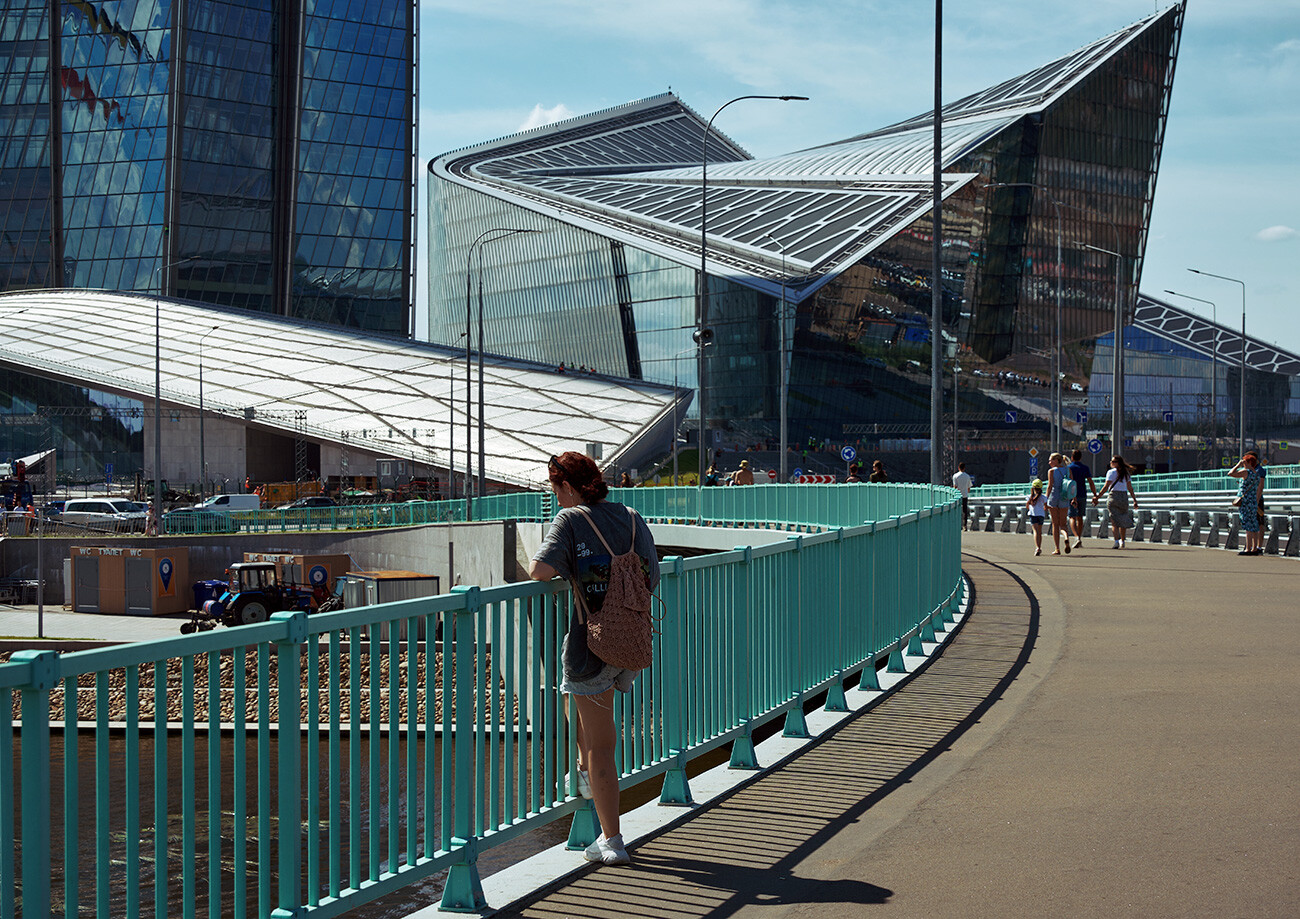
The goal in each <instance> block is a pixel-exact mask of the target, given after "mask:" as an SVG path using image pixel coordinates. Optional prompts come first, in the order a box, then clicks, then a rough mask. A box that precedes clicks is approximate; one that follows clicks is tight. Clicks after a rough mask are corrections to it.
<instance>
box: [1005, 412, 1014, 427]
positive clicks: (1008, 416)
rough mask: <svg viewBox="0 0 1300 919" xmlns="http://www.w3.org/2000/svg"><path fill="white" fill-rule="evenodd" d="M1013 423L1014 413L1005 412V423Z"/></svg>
mask: <svg viewBox="0 0 1300 919" xmlns="http://www.w3.org/2000/svg"><path fill="white" fill-rule="evenodd" d="M1015 423H1016V413H1015V412H1007V424H1015Z"/></svg>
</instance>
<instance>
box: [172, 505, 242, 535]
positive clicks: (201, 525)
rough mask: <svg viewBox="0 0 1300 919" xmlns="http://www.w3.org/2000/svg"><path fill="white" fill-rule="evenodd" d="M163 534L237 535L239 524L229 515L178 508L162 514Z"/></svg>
mask: <svg viewBox="0 0 1300 919" xmlns="http://www.w3.org/2000/svg"><path fill="white" fill-rule="evenodd" d="M163 532H164V533H168V534H186V533H238V532H239V523H238V522H237V521H236V520H234V519H232V518H231V516H230V515H229V514H225V513H222V512H221V511H210V510H205V509H203V508H202V507H180V508H177V509H176V510H174V511H169V512H168V513H166V514H163Z"/></svg>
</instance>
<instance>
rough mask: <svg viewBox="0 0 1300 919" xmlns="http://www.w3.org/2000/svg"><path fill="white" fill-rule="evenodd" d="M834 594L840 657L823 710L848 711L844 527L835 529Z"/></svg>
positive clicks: (837, 645) (837, 647) (838, 653)
mask: <svg viewBox="0 0 1300 919" xmlns="http://www.w3.org/2000/svg"><path fill="white" fill-rule="evenodd" d="M832 595H833V596H834V597H835V600H836V604H835V606H836V621H837V622H838V624H839V637H838V641H837V643H836V654H837V655H838V658H837V659H836V661H835V670H836V674H835V682H833V683H831V685H830V688H829V689H827V690H826V705H825V706H824V707H823V709H822V711H827V712H847V711H848V710H849V702H848V699H847V698H846V697H845V695H844V654H845V645H846V643H847V642H846V637H845V634H844V607H845V605H846V602H847V600H846V598H845V596H844V528H843V527H838V528H837V529H836V530H835V590H834V591H833V593H832Z"/></svg>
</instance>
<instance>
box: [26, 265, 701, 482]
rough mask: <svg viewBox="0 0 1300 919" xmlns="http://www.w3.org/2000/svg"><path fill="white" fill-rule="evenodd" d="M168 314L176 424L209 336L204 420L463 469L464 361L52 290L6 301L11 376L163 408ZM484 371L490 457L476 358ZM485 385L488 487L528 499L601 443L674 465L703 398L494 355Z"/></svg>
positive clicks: (246, 319) (622, 458)
mask: <svg viewBox="0 0 1300 919" xmlns="http://www.w3.org/2000/svg"><path fill="white" fill-rule="evenodd" d="M155 307H157V308H158V311H159V319H160V326H159V327H160V330H161V335H160V338H159V346H160V347H159V351H160V353H159V365H160V368H161V392H162V400H163V403H164V410H165V409H166V407H167V406H169V405H170V406H185V407H193V408H197V407H198V405H199V340H200V338H202V339H203V348H202V349H203V360H202V367H203V370H202V378H203V408H204V411H205V412H207V413H211V415H213V416H224V417H226V418H229V419H231V420H235V421H239V422H241V423H247V424H249V425H251V426H259V427H263V428H267V429H271V430H276V431H278V432H280V433H283V434H286V435H289V436H298V435H306V437H308V438H311V439H314V440H320V441H322V442H326V443H332V444H345V445H348V446H350V447H351V448H353V449H356V450H365V451H367V452H373V453H377V454H380V455H384V456H395V457H402V458H407V459H411V460H414V461H415V462H418V463H424V464H428V465H433V466H439V467H444V468H445V467H446V466H447V463H448V459H449V456H450V453H451V451H452V449H454V450H455V453H456V457H457V459H456V466H457V468H463V467H464V457H465V445H466V417H467V411H466V393H467V379H466V358H465V352H464V351H456V350H452V349H449V348H444V347H438V346H434V345H427V344H421V343H416V342H411V341H408V340H406V339H399V338H388V337H383V336H377V335H367V334H364V333H358V332H356V331H354V330H347V329H342V328H336V327H333V326H321V325H314V324H310V323H306V322H298V321H293V320H286V319H278V318H275V317H271V316H267V315H266V314H265V313H255V312H245V311H242V310H223V309H217V308H214V307H211V306H208V305H206V304H198V303H192V302H189V301H178V300H169V299H166V298H164V299H162V300H158V301H156V300H155V299H154V298H153V297H150V296H148V295H141V294H130V293H118V292H108V291H87V290H53V291H39V292H24V293H16V294H5V295H0V366H3V367H8V368H11V369H14V370H20V371H23V372H26V373H32V374H36V375H39V376H46V377H52V378H55V379H59V380H63V381H65V382H69V383H73V384H75V385H79V386H85V387H88V388H92V389H96V390H102V391H105V392H109V393H116V394H120V395H124V396H128V397H130V398H133V399H139V400H141V401H143V402H144V403H145V405H146V408H149V407H151V404H152V400H153V395H154V340H155V335H154V329H155V325H154V316H155V312H154V311H155ZM473 364H474V366H473V369H472V374H471V379H470V381H468V382H469V385H470V388H472V392H473V399H474V406H473V407H472V408H471V410H470V416H471V425H472V427H473V433H472V437H473V444H474V449H475V451H476V452H477V445H478V432H477V424H478V410H477V392H478V355H477V354H475V355H474V362H473ZM483 375H484V389H485V398H484V401H485V404H486V412H485V423H484V428H485V430H484V436H485V453H486V466H487V477H488V478H489V479H491V480H495V481H499V482H504V483H508V484H513V485H520V486H535V487H544V486H545V483H546V460H547V459H548V458H549V457H550V456H551V455H552V454H555V453H559V452H562V451H564V450H579V451H582V450H583V449H584V448H585V445H586V444H588V443H598V444H600V445H601V447H602V453H603V462H604V463H605V464H612V463H619V464H621V465H625V466H630V465H635V464H636V462H637V461H638V459H644V457H645V456H646V454H647V453H656V452H657V453H658V454H662V453H663V452H664V451H666V450H667V448H668V445H669V444H671V437H672V427H673V424H672V422H673V420H674V418H675V417H676V418H680V416H681V414H682V413H683V412H684V410H685V403H686V402H689V400H690V391H689V390H680V389H678V390H674V388H673V387H670V386H662V385H658V384H653V383H644V382H640V381H636V380H626V379H620V378H612V377H603V376H594V375H577V374H572V373H570V374H559V373H557V372H555V370H554V369H553V368H549V367H543V366H540V365H537V364H532V363H528V362H525V361H518V360H510V359H506V358H500V357H493V356H487V357H486V358H485V360H484V368H483ZM674 403H680V404H679V405H678V407H677V408H676V410H675V413H674ZM452 426H454V427H452Z"/></svg>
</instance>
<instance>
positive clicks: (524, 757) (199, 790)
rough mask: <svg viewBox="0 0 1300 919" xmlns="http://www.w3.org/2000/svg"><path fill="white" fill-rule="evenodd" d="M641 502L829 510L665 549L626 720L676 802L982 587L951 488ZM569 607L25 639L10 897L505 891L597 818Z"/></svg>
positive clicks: (682, 511) (682, 496)
mask: <svg viewBox="0 0 1300 919" xmlns="http://www.w3.org/2000/svg"><path fill="white" fill-rule="evenodd" d="M617 497H620V498H623V499H625V500H627V501H628V502H629V503H631V504H633V505H634V506H637V507H639V508H640V509H641V510H642V512H643V513H644V514H645V515H646V516H647V517H650V518H654V519H683V520H691V519H702V520H703V522H705V523H711V524H726V525H736V524H739V525H749V524H758V525H764V524H775V523H781V524H794V525H797V526H801V527H807V529H808V531H807V532H799V533H792V534H790V535H788V537H787V538H786V539H785V540H783V541H781V542H779V543H776V544H772V545H765V546H762V547H741V548H737V549H735V550H733V551H729V552H723V553H718V554H715V555H709V556H702V557H698V558H692V559H682V558H676V557H674V558H668V559H665V560H664V562H663V565H662V568H663V580H662V583H661V585H660V589H659V594H660V596H661V597H662V600H663V610H662V612H663V618H662V620H661V622H660V624H659V629H660V631H659V633H658V635H657V637H656V648H655V659H654V664H653V665H652V667H650V668H649V669H648V670H647V671H646V672H645V673H643V674H642V676H641V678H640V679H639V680H638V681H637V682H636V684H635V685H634V687H633V689H632V691H631V692H630V693H627V694H624V695H621V696H619V698H618V699H617V700H616V705H617V710H616V714H617V717H618V719H619V722H620V743H619V748H618V764H619V768H620V772H621V774H622V776H623V778H622V785H623V786H624V787H627V786H630V785H632V784H636V783H639V782H643V781H646V780H647V779H649V778H652V777H656V776H662V777H663V789H662V793H661V801H663V802H665V803H682V802H688V801H690V796H691V792H690V787H689V783H688V782H687V779H686V773H685V766H686V764H687V763H688V761H689V760H690V759H691V758H693V757H695V756H698V755H700V754H702V753H704V752H707V751H709V750H711V749H714V748H716V747H718V746H720V745H722V744H731V745H732V751H731V762H732V765H734V766H737V767H752V766H754V765H755V762H754V759H755V754H754V746H753V742H752V735H753V732H754V730H755V729H756V728H757V727H758V726H760V725H762V724H763V723H765V722H766V721H769V720H771V719H774V718H784V719H785V722H784V729H785V731H786V733H787V734H791V735H801V734H802V735H806V733H807V731H806V726H805V725H804V714H803V713H804V705H805V704H806V703H807V702H808V700H810V699H811V698H812V697H814V696H816V695H818V694H820V693H822V692H825V693H826V694H827V702H826V706H827V708H829V709H832V710H834V709H842V708H843V707H844V684H845V681H846V680H847V679H849V678H851V677H854V676H857V677H858V678H859V680H860V682H861V685H863V686H864V687H871V686H874V685H877V684H876V665H877V662H878V661H882V662H883V661H885V660H886V659H887V661H888V666H890V667H891V668H894V669H898V668H900V667H902V666H903V653H904V652H905V651H909V650H910V651H911V652H913V653H917V652H919V651H920V650H921V648H920V643H921V642H922V641H932V640H934V639H935V637H936V636H935V633H936V632H942V631H944V630H945V629H946V628H947V627H948V625H949V624H950V623H951V622H952V612H953V610H954V609H955V608H956V606H957V604H958V603H959V601H960V599H961V593H962V588H961V568H960V526H959V518H960V504H959V502H958V501H957V500H956V492H954V491H953V490H951V489H947V488H938V489H931V488H929V487H927V486H907V485H896V486H888V487H881V486H843V485H840V486H834V485H832V486H759V487H754V488H719V489H705V490H694V489H635V490H626V491H623V492H620V493H619V494H618V495H617ZM533 501H534V504H533V505H531V506H530V507H529V508H527V509H528V510H529V511H532V510H535V511H537V512H538V513H539V514H540V513H547V514H549V513H550V512H551V510H552V508H551V507H550V503H549V498H548V496H541V495H538V496H536V497H535V498H534V499H533ZM521 507H522V505H510V504H503V505H502V506H501V507H499V508H498V510H500V511H501V512H502V513H505V512H507V510H508V511H509V512H510V513H513V514H518V515H521V516H522V511H521ZM476 516H477V515H476ZM782 518H785V519H782ZM568 611H569V591H568V586H567V585H566V584H564V583H562V582H558V581H555V582H550V583H546V584H542V583H534V582H528V583H520V584H508V585H504V586H500V587H492V588H485V589H480V588H478V587H464V588H457V589H456V590H455V591H454V592H452V593H451V594H446V595H443V596H439V597H433V598H422V599H418V600H409V601H403V602H400V603H392V604H387V605H384V606H377V607H368V608H362V609H356V610H345V611H341V612H337V613H325V614H315V615H310V616H309V615H307V614H305V613H278V614H276V615H275V616H273V617H272V620H271V621H270V622H267V623H264V624H260V625H251V626H241V627H239V628H232V629H219V630H215V631H210V632H203V633H198V634H194V635H188V636H182V637H178V638H175V639H169V640H165V641H156V642H148V643H142V644H132V645H123V646H118V647H113V648H108V649H99V650H91V651H81V652H75V653H70V654H64V655H59V654H56V653H54V652H50V651H25V652H19V653H17V654H15V655H14V658H13V659H12V660H11V661H10V662H9V663H6V664H0V703H3V704H0V748H3V749H4V750H6V751H15V752H16V753H17V755H18V762H19V767H18V770H17V773H16V774H15V770H14V758H13V757H11V756H9V755H6V756H3V757H0V838H3V839H4V840H6V844H5V845H3V846H0V919H10V917H16V916H18V915H19V914H20V913H21V915H22V916H24V917H27V916H44V915H47V914H51V913H62V914H64V915H68V916H72V915H76V914H77V913H78V911H79V910H80V909H82V908H93V909H94V910H95V911H96V913H97V914H99V915H109V914H114V915H122V916H126V917H135V916H138V915H141V914H142V913H144V912H150V913H152V914H153V915H171V914H176V915H181V916H194V915H197V914H198V913H200V912H202V913H203V914H204V915H207V916H212V917H215V916H217V915H222V916H225V915H230V916H233V917H235V919H241V917H244V916H247V915H256V916H294V915H307V914H311V915H314V916H320V917H328V916H335V915H339V914H341V913H343V912H345V911H346V910H349V909H352V908H354V907H356V906H359V905H361V904H363V903H366V902H368V901H370V900H372V899H374V898H376V897H379V896H382V895H384V894H388V893H391V892H393V891H396V890H397V889H399V888H401V887H403V886H406V885H408V884H411V883H414V882H417V881H420V880H423V879H426V878H428V877H430V876H431V875H433V874H434V873H436V872H440V871H443V870H446V871H448V875H447V879H446V883H445V886H444V890H443V905H444V906H445V907H447V908H450V909H456V910H466V911H468V910H475V909H479V908H482V906H483V896H482V888H481V885H480V883H479V879H478V872H477V857H478V854H479V853H480V852H481V851H483V850H484V849H486V848H489V847H491V846H494V845H498V844H500V843H502V842H505V841H507V840H509V839H512V838H514V837H516V836H518V835H519V834H521V833H525V832H528V831H529V830H532V829H534V828H535V827H537V826H539V825H541V824H543V823H547V822H550V821H553V820H556V819H559V818H561V817H563V816H566V815H568V814H573V821H572V825H571V827H570V832H569V842H570V845H571V846H572V847H583V846H585V845H587V844H588V843H590V842H591V840H592V839H594V838H595V836H596V834H597V833H598V827H597V821H596V818H595V813H594V810H593V809H592V806H591V804H590V802H586V801H583V800H581V799H580V798H578V797H577V796H576V786H575V784H574V782H575V779H574V778H573V776H572V773H573V770H572V768H571V767H572V765H573V763H574V762H575V738H574V736H573V733H572V732H571V731H570V729H569V723H570V722H569V719H568V717H567V716H566V711H565V702H564V700H563V699H562V697H561V696H560V695H559V694H558V693H557V692H556V691H555V686H556V685H557V683H558V674H557V672H556V668H557V662H558V656H559V648H560V642H561V636H562V632H563V625H564V623H565V622H567V615H568ZM15 714H17V716H18V721H17V722H16V721H15V718H14V716H15ZM78 722H79V723H80V727H81V730H80V731H79V732H65V731H64V725H70V724H74V723H78ZM112 732H117V733H120V735H121V738H122V742H123V747H124V750H125V753H124V754H123V758H122V763H121V764H120V765H119V764H118V763H116V762H115V761H113V754H112V753H111V752H110V747H109V742H108V738H109V736H110V733H112ZM92 763H93V768H91V764H92ZM9 841H12V844H10V842H9ZM148 904H151V905H148Z"/></svg>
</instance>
